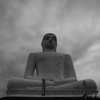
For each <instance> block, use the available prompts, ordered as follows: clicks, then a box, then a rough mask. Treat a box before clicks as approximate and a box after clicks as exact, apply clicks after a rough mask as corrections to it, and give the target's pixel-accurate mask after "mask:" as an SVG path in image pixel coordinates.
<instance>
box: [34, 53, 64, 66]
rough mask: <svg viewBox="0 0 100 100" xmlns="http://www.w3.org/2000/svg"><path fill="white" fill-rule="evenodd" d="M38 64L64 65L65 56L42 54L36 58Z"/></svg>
mask: <svg viewBox="0 0 100 100" xmlns="http://www.w3.org/2000/svg"><path fill="white" fill-rule="evenodd" d="M36 64H37V65H39V64H43V65H49V64H51V65H63V64H64V56H63V55H62V54H58V53H40V54H38V55H37V56H36Z"/></svg>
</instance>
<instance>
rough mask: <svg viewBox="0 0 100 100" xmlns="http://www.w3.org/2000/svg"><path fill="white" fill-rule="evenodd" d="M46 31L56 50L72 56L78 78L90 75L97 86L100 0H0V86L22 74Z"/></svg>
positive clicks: (99, 58) (99, 84)
mask: <svg viewBox="0 0 100 100" xmlns="http://www.w3.org/2000/svg"><path fill="white" fill-rule="evenodd" d="M48 32H53V33H55V34H56V35H57V38H58V48H57V52H62V53H68V54H70V55H71V56H72V59H73V63H74V67H75V71H76V75H77V78H78V80H82V79H93V80H94V81H95V82H96V83H97V86H98V89H99V90H100V0H0V88H6V85H7V81H8V79H10V78H11V77H23V75H24V71H25V67H26V62H27V57H28V54H29V53H30V52H39V51H41V50H42V49H41V41H42V37H43V35H44V34H45V33H48Z"/></svg>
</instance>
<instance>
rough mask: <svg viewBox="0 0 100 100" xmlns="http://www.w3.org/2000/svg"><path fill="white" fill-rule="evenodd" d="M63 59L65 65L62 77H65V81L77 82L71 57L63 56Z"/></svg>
mask: <svg viewBox="0 0 100 100" xmlns="http://www.w3.org/2000/svg"><path fill="white" fill-rule="evenodd" d="M64 59H65V63H64V77H65V79H67V80H68V81H75V80H77V78H76V73H75V69H74V66H73V62H72V58H71V56H70V55H67V54H65V55H64Z"/></svg>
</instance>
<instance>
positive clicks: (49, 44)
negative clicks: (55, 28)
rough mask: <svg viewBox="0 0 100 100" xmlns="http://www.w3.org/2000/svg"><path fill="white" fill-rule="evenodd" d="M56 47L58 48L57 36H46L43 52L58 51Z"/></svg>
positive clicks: (49, 34) (43, 42)
mask: <svg viewBox="0 0 100 100" xmlns="http://www.w3.org/2000/svg"><path fill="white" fill-rule="evenodd" d="M56 47H57V39H56V36H55V35H54V34H51V33H48V34H46V35H45V36H44V38H43V41H42V48H43V50H45V49H50V50H56Z"/></svg>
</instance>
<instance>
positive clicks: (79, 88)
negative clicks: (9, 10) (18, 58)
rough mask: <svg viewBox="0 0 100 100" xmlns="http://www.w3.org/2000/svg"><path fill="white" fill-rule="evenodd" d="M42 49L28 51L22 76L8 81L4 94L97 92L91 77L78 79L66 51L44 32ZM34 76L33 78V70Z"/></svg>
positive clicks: (51, 35) (77, 93) (49, 34)
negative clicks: (62, 50) (39, 50)
mask: <svg viewBox="0 0 100 100" xmlns="http://www.w3.org/2000/svg"><path fill="white" fill-rule="evenodd" d="M41 46H42V50H43V52H37V53H30V54H29V56H28V61H27V65H26V70H25V75H24V78H23V79H22V78H13V79H10V80H9V81H8V84H7V95H33V96H35V95H42V92H43V91H44V92H45V93H44V95H85V94H86V93H88V94H89V95H92V94H95V93H97V85H96V83H95V82H94V80H91V79H86V80H77V77H76V73H75V70H74V66H73V62H72V59H71V56H70V55H69V54H62V53H58V52H56V48H57V37H56V35H55V34H53V33H47V34H45V35H44V37H43V40H42V43H41ZM35 71H36V75H35V77H34V72H35Z"/></svg>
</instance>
